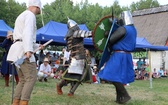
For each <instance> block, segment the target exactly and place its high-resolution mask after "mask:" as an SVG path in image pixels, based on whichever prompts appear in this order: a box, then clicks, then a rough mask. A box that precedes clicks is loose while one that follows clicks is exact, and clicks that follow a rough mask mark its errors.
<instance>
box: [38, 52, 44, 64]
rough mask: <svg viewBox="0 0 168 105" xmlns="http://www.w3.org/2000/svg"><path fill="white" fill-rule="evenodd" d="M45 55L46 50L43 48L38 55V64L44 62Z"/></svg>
mask: <svg viewBox="0 0 168 105" xmlns="http://www.w3.org/2000/svg"><path fill="white" fill-rule="evenodd" d="M44 57H45V55H44V52H43V50H41V51H40V53H39V56H38V66H40V65H41V64H42V63H43V60H44Z"/></svg>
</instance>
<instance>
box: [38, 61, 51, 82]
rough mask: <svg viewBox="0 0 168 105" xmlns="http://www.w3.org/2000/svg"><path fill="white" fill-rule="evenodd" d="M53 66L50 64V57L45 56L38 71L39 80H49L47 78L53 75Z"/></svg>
mask: <svg viewBox="0 0 168 105" xmlns="http://www.w3.org/2000/svg"><path fill="white" fill-rule="evenodd" d="M51 73H52V71H51V66H50V65H49V60H48V58H44V62H43V63H42V64H41V65H40V69H39V72H38V77H39V81H40V82H42V81H43V79H44V81H45V82H47V78H48V77H49V76H50V75H51Z"/></svg>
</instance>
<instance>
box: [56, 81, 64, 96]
mask: <svg viewBox="0 0 168 105" xmlns="http://www.w3.org/2000/svg"><path fill="white" fill-rule="evenodd" d="M65 84H66V81H65V80H62V81H61V82H60V83H58V84H56V90H57V94H58V95H62V94H63V92H62V87H63V86H64V85H65Z"/></svg>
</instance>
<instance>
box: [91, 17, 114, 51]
mask: <svg viewBox="0 0 168 105" xmlns="http://www.w3.org/2000/svg"><path fill="white" fill-rule="evenodd" d="M110 18H112V16H105V17H103V18H102V19H100V20H99V21H98V23H97V24H96V26H95V28H94V30H93V36H92V39H93V45H94V47H95V48H96V49H97V50H98V51H100V52H103V50H104V47H105V44H106V41H107V37H106V36H105V34H106V35H107V36H108V33H109V31H110V29H111V25H112V23H111V22H110V20H109V19H110Z"/></svg>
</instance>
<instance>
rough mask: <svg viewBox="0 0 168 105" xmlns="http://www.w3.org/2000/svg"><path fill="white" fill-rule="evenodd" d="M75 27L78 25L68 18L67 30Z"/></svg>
mask: <svg viewBox="0 0 168 105" xmlns="http://www.w3.org/2000/svg"><path fill="white" fill-rule="evenodd" d="M76 25H78V24H77V23H76V22H75V21H74V20H72V19H69V18H68V22H67V26H68V29H70V28H72V27H74V26H76Z"/></svg>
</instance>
